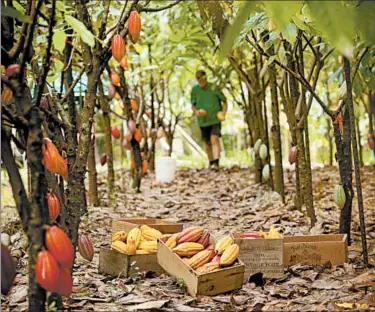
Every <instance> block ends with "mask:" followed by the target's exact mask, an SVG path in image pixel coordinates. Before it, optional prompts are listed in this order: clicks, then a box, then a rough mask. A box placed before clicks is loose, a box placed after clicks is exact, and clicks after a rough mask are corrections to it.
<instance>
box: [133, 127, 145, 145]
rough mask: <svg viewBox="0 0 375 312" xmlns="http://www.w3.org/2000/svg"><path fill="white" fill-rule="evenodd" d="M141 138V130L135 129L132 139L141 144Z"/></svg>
mask: <svg viewBox="0 0 375 312" xmlns="http://www.w3.org/2000/svg"><path fill="white" fill-rule="evenodd" d="M142 138H143V134H142V130H141V129H140V128H137V129H135V132H134V139H136V140H137V141H138V142H141V140H142Z"/></svg>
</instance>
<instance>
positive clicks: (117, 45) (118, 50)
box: [111, 34, 125, 63]
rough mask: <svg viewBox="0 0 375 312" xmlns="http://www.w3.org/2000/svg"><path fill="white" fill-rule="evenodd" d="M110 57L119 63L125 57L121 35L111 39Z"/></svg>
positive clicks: (123, 41)
mask: <svg viewBox="0 0 375 312" xmlns="http://www.w3.org/2000/svg"><path fill="white" fill-rule="evenodd" d="M111 49H112V56H113V57H114V58H115V59H116V61H117V62H119V63H120V61H121V59H122V58H123V57H124V55H125V40H124V38H122V37H121V35H119V34H117V35H115V36H114V37H113V38H112V42H111Z"/></svg>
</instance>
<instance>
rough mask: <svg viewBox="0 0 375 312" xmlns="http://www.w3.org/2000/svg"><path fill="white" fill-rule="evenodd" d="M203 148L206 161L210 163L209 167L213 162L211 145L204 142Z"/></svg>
mask: <svg viewBox="0 0 375 312" xmlns="http://www.w3.org/2000/svg"><path fill="white" fill-rule="evenodd" d="M204 146H205V148H206V153H207V157H208V160H209V161H210V165H211V163H212V161H213V160H214V158H213V153H212V144H211V142H206V141H205V142H204Z"/></svg>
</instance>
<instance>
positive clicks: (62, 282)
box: [55, 268, 73, 297]
mask: <svg viewBox="0 0 375 312" xmlns="http://www.w3.org/2000/svg"><path fill="white" fill-rule="evenodd" d="M72 291H73V278H72V276H71V275H70V271H69V269H66V268H60V272H59V282H58V285H57V288H56V290H55V292H56V293H58V294H59V295H60V296H64V297H69V296H70V295H71V293H72Z"/></svg>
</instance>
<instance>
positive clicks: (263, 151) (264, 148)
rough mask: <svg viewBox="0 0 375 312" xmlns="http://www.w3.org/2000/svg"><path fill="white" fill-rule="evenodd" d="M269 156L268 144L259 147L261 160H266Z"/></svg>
mask: <svg viewBox="0 0 375 312" xmlns="http://www.w3.org/2000/svg"><path fill="white" fill-rule="evenodd" d="M267 156H268V150H267V145H266V144H262V145H261V146H260V149H259V157H260V159H261V160H265V159H266V158H267Z"/></svg>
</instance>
